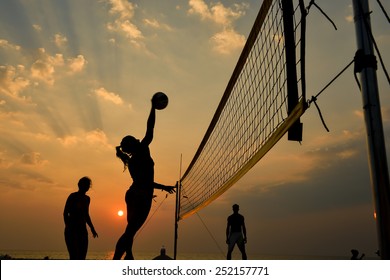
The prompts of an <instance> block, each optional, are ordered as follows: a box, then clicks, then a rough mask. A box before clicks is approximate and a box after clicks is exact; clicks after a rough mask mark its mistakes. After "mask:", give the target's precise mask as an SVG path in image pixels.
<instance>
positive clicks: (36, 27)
mask: <svg viewBox="0 0 390 280" xmlns="http://www.w3.org/2000/svg"><path fill="white" fill-rule="evenodd" d="M32 27H33V28H34V29H35V30H36V31H38V32H40V31H42V27H41V26H40V25H39V24H33V25H32Z"/></svg>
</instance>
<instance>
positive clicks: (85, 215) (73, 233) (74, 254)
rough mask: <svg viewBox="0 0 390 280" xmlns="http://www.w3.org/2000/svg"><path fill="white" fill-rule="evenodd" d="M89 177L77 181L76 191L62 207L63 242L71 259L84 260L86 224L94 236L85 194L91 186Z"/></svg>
mask: <svg viewBox="0 0 390 280" xmlns="http://www.w3.org/2000/svg"><path fill="white" fill-rule="evenodd" d="M91 183H92V181H91V179H90V178H88V177H83V178H81V179H80V180H79V182H78V187H79V190H78V192H74V193H71V194H70V195H69V197H68V199H67V200H66V204H65V208H64V222H65V242H66V247H67V248H68V252H69V259H71V260H85V258H86V256H87V251H88V231H87V226H86V225H87V224H88V226H89V227H90V229H91V232H92V235H93V237H94V238H96V237H98V234H97V232H96V231H95V228H94V226H93V224H92V220H91V217H90V216H89V204H90V202H91V199H90V198H89V196H88V195H86V193H87V191H88V190H89V188H90V187H91Z"/></svg>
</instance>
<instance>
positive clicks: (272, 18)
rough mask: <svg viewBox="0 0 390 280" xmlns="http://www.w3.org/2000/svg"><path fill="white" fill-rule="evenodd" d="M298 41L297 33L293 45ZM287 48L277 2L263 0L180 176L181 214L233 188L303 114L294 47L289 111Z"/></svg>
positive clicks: (297, 23) (296, 27) (296, 11)
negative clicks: (292, 101)
mask: <svg viewBox="0 0 390 280" xmlns="http://www.w3.org/2000/svg"><path fill="white" fill-rule="evenodd" d="M292 2H293V7H294V9H293V22H294V27H293V30H294V36H296V34H299V33H300V32H299V29H300V23H301V17H299V18H297V16H296V15H299V16H300V15H301V13H300V12H299V11H300V10H299V4H298V3H297V2H298V1H292ZM295 4H296V5H295ZM301 4H302V2H301ZM300 44H301V40H300V39H296V38H295V42H294V46H295V47H296V50H298V49H299V45H300ZM285 52H286V47H285V36H284V25H283V9H282V4H281V1H280V0H269V1H268V0H265V1H263V4H262V6H261V9H260V11H259V14H258V16H257V19H256V21H255V23H254V26H253V28H252V31H251V33H250V35H249V36H248V39H247V43H246V45H245V46H244V49H243V51H242V53H241V56H240V59H239V61H238V63H237V65H236V68H235V69H234V72H233V74H232V77H231V79H230V81H229V83H228V85H227V88H226V90H225V93H224V95H223V97H222V99H221V102H220V104H219V106H218V108H217V110H216V113H215V114H214V117H213V119H212V120H211V123H210V126H209V128H208V130H207V132H206V134H205V136H204V138H203V140H202V142H201V144H200V146H199V148H198V150H197V152H196V154H195V156H194V158H193V160H192V162H191V163H190V165H189V167H188V168H187V170H186V172H185V173H184V175H183V176H182V178H181V190H180V206H179V213H178V215H179V218H180V219H183V218H185V217H188V216H190V215H191V214H194V213H196V212H197V211H198V210H200V209H201V208H203V207H205V206H206V205H208V204H209V203H211V202H212V201H213V200H214V199H216V198H217V197H219V196H220V195H221V194H222V193H223V192H225V191H226V190H227V189H228V188H229V187H231V186H232V185H233V184H234V183H235V182H236V181H237V180H238V179H240V178H241V177H242V176H243V175H244V174H245V173H246V172H248V171H249V170H250V168H252V167H253V166H254V165H255V164H256V163H257V162H258V161H259V160H260V159H261V158H262V157H263V156H264V155H265V153H266V152H267V151H268V150H269V149H271V148H272V146H273V145H275V144H276V142H277V141H279V139H280V138H281V137H282V136H283V135H284V134H285V133H286V132H287V131H288V129H289V127H290V126H291V125H293V124H294V123H295V122H296V121H297V120H298V119H299V117H300V116H301V115H302V114H303V112H304V110H305V109H304V107H305V106H304V105H303V104H304V100H305V97H304V96H303V94H302V86H300V85H299V81H301V79H302V77H301V72H302V70H300V63H301V59H300V55H301V54H300V52H299V51H295V53H296V56H297V59H296V63H295V68H296V69H297V73H296V75H297V81H296V84H295V86H296V87H297V91H298V92H301V93H299V94H298V99H299V102H298V104H297V106H296V107H297V108H295V109H294V110H291V109H289V108H288V107H289V106H288V88H287V69H286V56H285ZM298 88H299V89H298Z"/></svg>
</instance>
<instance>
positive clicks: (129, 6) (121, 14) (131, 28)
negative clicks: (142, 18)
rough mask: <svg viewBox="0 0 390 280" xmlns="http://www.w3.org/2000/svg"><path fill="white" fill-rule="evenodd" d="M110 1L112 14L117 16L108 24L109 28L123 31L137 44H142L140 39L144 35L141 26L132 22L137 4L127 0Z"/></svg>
mask: <svg viewBox="0 0 390 280" xmlns="http://www.w3.org/2000/svg"><path fill="white" fill-rule="evenodd" d="M108 3H109V4H111V9H110V11H109V12H110V14H112V15H114V16H115V17H116V18H115V19H114V21H113V22H109V23H108V24H107V29H108V30H109V31H112V32H120V33H123V34H124V36H125V37H126V38H128V39H130V42H132V43H133V44H134V45H135V46H140V43H139V41H138V40H140V39H142V38H143V37H144V36H143V35H142V32H141V31H140V30H139V28H138V27H137V26H136V25H135V24H134V23H133V22H131V20H132V19H133V16H134V11H135V9H136V8H137V6H136V5H135V4H133V3H131V2H128V1H127V0H109V1H108Z"/></svg>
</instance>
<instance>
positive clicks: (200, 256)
mask: <svg viewBox="0 0 390 280" xmlns="http://www.w3.org/2000/svg"><path fill="white" fill-rule="evenodd" d="M158 255H159V252H134V258H135V259H137V260H152V259H153V258H154V257H156V256H158ZM168 255H169V256H170V257H173V255H171V254H169V252H168ZM0 256H1V258H2V259H6V258H8V257H10V258H12V259H28V260H30V259H31V260H43V259H49V260H50V259H52V260H67V259H69V255H68V252H67V251H18V250H0ZM113 256H114V251H100V252H96V251H89V252H88V254H87V260H112V257H113ZM176 259H178V260H224V259H226V256H225V255H224V254H222V253H182V252H179V253H177V256H176ZM232 259H233V260H239V259H241V255H240V253H239V252H238V250H237V252H233V255H232ZM248 259H250V260H346V259H349V256H298V255H294V256H292V255H284V256H283V255H260V254H257V255H251V254H248Z"/></svg>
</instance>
